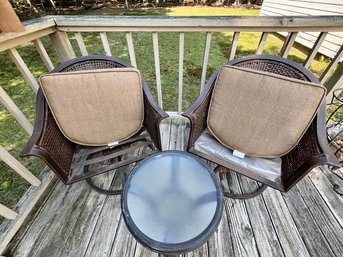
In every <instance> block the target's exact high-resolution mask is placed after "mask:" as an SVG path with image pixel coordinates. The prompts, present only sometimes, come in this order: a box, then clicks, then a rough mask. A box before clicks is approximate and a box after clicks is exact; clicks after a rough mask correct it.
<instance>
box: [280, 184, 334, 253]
mask: <svg viewBox="0 0 343 257" xmlns="http://www.w3.org/2000/svg"><path fill="white" fill-rule="evenodd" d="M301 182H302V181H301ZM283 197H284V199H285V201H286V204H287V207H288V209H289V210H290V212H291V215H292V217H293V220H294V222H295V224H296V226H297V229H298V231H299V233H300V235H301V237H302V239H303V240H304V243H305V245H306V248H307V250H308V251H309V253H310V256H323V257H324V256H327V257H328V256H332V257H334V256H335V255H334V253H333V252H332V250H331V248H330V246H329V244H328V242H327V240H326V238H325V236H324V235H323V233H322V231H321V229H320V227H319V226H318V224H317V223H316V220H315V219H314V217H313V216H312V213H311V211H310V210H309V207H308V206H307V205H306V203H305V201H304V199H303V198H302V196H301V195H300V194H299V192H298V188H297V186H296V187H293V188H292V189H291V190H289V191H288V193H287V194H283ZM311 208H312V206H311Z"/></svg>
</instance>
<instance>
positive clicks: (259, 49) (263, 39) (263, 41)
mask: <svg viewBox="0 0 343 257" xmlns="http://www.w3.org/2000/svg"><path fill="white" fill-rule="evenodd" d="M268 35H269V33H268V32H263V33H262V35H261V39H260V42H259V43H258V47H257V50H256V54H262V52H263V49H264V46H265V44H266V42H267V38H268Z"/></svg>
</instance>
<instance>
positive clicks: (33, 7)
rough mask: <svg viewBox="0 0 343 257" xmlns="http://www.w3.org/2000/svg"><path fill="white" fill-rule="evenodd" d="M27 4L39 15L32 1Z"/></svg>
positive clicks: (27, 0)
mask: <svg viewBox="0 0 343 257" xmlns="http://www.w3.org/2000/svg"><path fill="white" fill-rule="evenodd" d="M26 3H27V4H28V5H29V6H30V8H32V9H33V10H34V11H35V13H38V10H37V8H36V7H35V6H33V5H32V4H31V1H30V0H26Z"/></svg>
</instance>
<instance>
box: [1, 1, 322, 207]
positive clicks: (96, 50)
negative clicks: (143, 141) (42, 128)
mask: <svg viewBox="0 0 343 257" xmlns="http://www.w3.org/2000/svg"><path fill="white" fill-rule="evenodd" d="M85 14H86V15H160V16H161V15H162V16H166V15H167V16H202V15H213V16H217V15H219V16H225V15H252V16H253V15H258V14H259V10H256V9H251V10H247V9H238V8H213V7H212V8H210V7H173V8H155V9H132V10H129V11H124V10H123V9H119V10H118V9H100V10H95V11H92V12H91V13H90V12H86V13H85ZM82 35H83V37H84V41H85V44H86V46H87V49H88V52H89V54H104V50H103V48H102V44H101V40H100V37H99V34H97V33H82ZM232 36H233V33H213V35H212V42H211V50H210V56H209V63H208V68H207V78H209V76H210V75H211V74H212V73H213V72H214V71H215V70H217V69H218V68H219V67H220V66H221V65H223V64H224V63H225V62H226V61H227V59H228V57H229V53H230V47H231V42H232ZM260 36H261V33H241V36H240V39H239V43H238V49H237V54H236V57H240V56H245V55H250V54H254V53H255V51H256V48H257V45H258V42H259V39H260ZM69 37H70V40H71V43H72V45H73V47H74V50H75V52H76V54H77V55H78V56H80V51H79V50H78V47H77V43H76V40H75V38H74V35H73V34H69ZM108 38H109V42H110V46H111V49H112V54H113V56H116V57H118V58H120V59H123V60H125V61H128V62H129V60H130V58H129V55H128V49H127V45H126V38H125V34H124V33H114V32H113V33H108ZM133 41H134V47H135V53H136V60H137V65H138V68H139V69H140V70H141V72H142V73H143V75H144V77H145V79H146V80H147V82H148V84H149V85H150V88H151V90H152V92H153V95H154V96H155V98H156V78H155V75H154V73H155V66H154V55H153V48H152V34H151V33H133ZM178 42H179V38H178V33H159V51H160V65H161V79H162V92H163V108H164V109H165V110H168V111H176V110H177V98H178V51H179V49H178V46H179V43H178ZM43 44H44V45H45V47H46V49H47V51H48V53H49V55H50V57H51V58H52V60H53V62H54V64H55V65H58V64H59V61H58V58H57V55H56V53H55V52H54V50H53V47H52V46H51V43H50V41H49V39H48V38H43ZM204 45H205V33H185V57H184V89H183V95H184V97H183V109H184V110H185V109H186V108H188V107H189V106H190V105H191V104H192V103H193V102H194V101H195V100H196V98H197V97H198V95H199V92H200V77H201V72H202V62H203V51H204V50H203V49H204ZM281 47H282V42H281V41H280V40H279V39H277V38H276V37H274V36H269V37H268V40H267V43H266V46H265V50H264V54H270V55H278V54H279V52H280V49H281ZM18 51H19V53H20V54H21V56H22V57H23V59H24V61H25V62H26V63H27V64H28V66H29V68H30V70H31V71H32V72H33V74H34V76H35V77H36V78H38V77H39V76H40V75H41V74H45V73H47V70H46V68H45V67H44V64H43V63H42V61H41V60H40V58H39V55H38V53H37V51H36V50H35V49H34V47H33V45H32V43H29V44H27V45H25V46H23V47H20V48H19V49H18ZM305 57H306V56H305V54H304V53H302V52H301V51H299V50H296V49H292V51H291V52H290V56H289V58H290V59H292V60H294V61H296V62H299V63H302V62H303V61H304V60H305ZM327 65H328V61H327V60H326V59H325V58H323V57H322V58H320V59H318V60H315V61H314V62H313V64H312V65H311V67H310V69H311V71H312V72H313V73H314V74H315V75H316V76H318V77H319V76H320V74H321V73H322V72H323V71H324V69H325V68H326V67H327ZM0 77H1V79H0V86H2V87H3V88H4V90H5V91H6V92H7V93H8V94H9V95H10V96H11V98H12V99H13V100H14V102H15V103H16V104H17V105H18V106H19V107H20V109H21V110H23V112H24V114H25V115H26V117H28V118H29V120H30V121H31V122H32V123H34V119H35V95H34V93H33V92H32V90H31V88H30V86H29V85H28V84H27V83H26V82H25V80H24V78H23V77H22V76H21V74H20V72H19V71H18V70H17V68H16V67H15V65H14V64H13V62H12V61H11V60H10V59H9V57H8V56H7V55H6V54H4V53H1V54H0ZM28 139H29V136H28V135H27V134H26V132H25V131H24V130H23V129H22V128H21V127H20V125H19V124H18V123H17V122H16V120H15V119H14V118H13V117H12V115H10V114H9V113H8V111H7V110H6V109H5V107H3V106H2V105H0V145H2V146H3V147H5V148H6V149H7V150H8V151H10V153H11V154H13V155H14V156H15V157H18V156H19V153H20V151H21V149H22V148H23V147H24V146H25V144H26V142H27V141H28ZM18 159H19V161H20V162H21V163H23V164H24V165H25V166H26V167H27V168H28V169H29V170H31V171H33V173H34V174H36V175H37V174H39V172H40V171H41V170H42V168H43V167H44V165H43V163H42V162H40V161H38V159H37V158H25V159H22V158H18ZM0 172H1V173H0V174H1V176H0V203H2V204H5V205H6V206H9V207H14V206H15V204H16V203H17V202H18V199H19V198H20V197H21V196H22V195H23V193H24V192H25V191H26V190H27V188H28V186H29V185H28V183H26V182H24V180H23V179H22V178H20V177H19V175H16V173H15V172H14V171H12V170H11V169H10V168H8V167H7V165H5V164H4V163H2V162H0Z"/></svg>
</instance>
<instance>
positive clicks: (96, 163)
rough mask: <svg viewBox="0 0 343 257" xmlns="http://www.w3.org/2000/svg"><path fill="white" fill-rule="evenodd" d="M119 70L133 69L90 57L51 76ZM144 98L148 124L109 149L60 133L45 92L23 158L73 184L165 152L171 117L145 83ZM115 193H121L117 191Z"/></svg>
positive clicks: (39, 97)
mask: <svg viewBox="0 0 343 257" xmlns="http://www.w3.org/2000/svg"><path fill="white" fill-rule="evenodd" d="M116 67H132V66H131V65H130V64H127V63H125V62H123V61H121V60H118V59H115V58H113V57H108V56H87V57H80V58H75V59H73V60H70V61H67V62H65V63H63V64H61V65H60V66H58V67H57V68H55V69H54V70H53V71H51V73H57V72H70V71H81V70H92V69H107V68H116ZM142 86H143V95H144V121H143V126H142V128H141V130H140V131H139V132H138V133H137V134H136V135H134V136H133V137H131V138H129V139H127V140H125V141H122V142H120V143H119V145H117V146H116V147H114V148H113V149H110V148H109V147H107V146H105V147H89V146H81V145H77V144H75V143H73V142H71V141H70V140H68V139H67V138H66V137H65V136H64V135H63V134H62V133H61V131H60V129H59V127H58V126H57V124H56V122H55V120H54V117H53V116H52V113H51V111H50V109H49V106H48V104H47V102H46V99H45V97H44V94H43V93H42V90H41V89H39V91H38V95H37V117H36V123H35V128H34V132H33V135H32V137H31V139H30V141H29V142H28V144H27V146H26V147H25V149H24V150H23V151H22V153H21V155H22V156H37V157H39V158H41V159H43V160H44V161H45V162H46V164H47V165H48V166H49V167H50V168H51V169H52V170H53V171H54V172H55V173H56V175H57V176H58V177H59V178H60V179H61V180H62V181H63V182H64V183H65V184H71V183H74V182H77V181H80V180H83V179H87V181H88V182H91V181H90V179H89V178H90V177H92V176H95V175H98V174H100V173H104V172H107V171H110V170H114V169H117V168H119V167H124V166H125V165H128V164H130V163H134V162H137V161H139V160H142V159H144V158H146V157H147V156H149V155H151V154H152V153H155V152H157V151H160V150H161V140H160V131H159V124H160V122H161V120H162V119H164V118H166V117H168V115H167V114H166V113H165V112H164V111H163V110H161V109H160V108H159V107H158V105H157V104H156V103H155V101H154V99H153V97H152V95H151V93H150V90H149V88H148V86H147V84H146V82H145V81H144V79H143V80H142ZM115 193H120V192H119V191H116V192H115Z"/></svg>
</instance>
